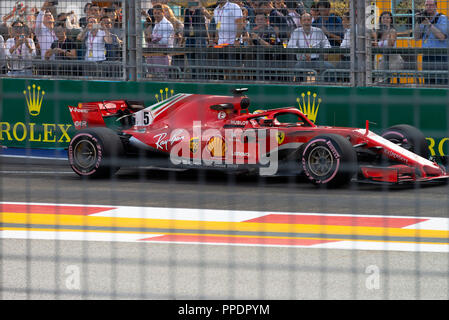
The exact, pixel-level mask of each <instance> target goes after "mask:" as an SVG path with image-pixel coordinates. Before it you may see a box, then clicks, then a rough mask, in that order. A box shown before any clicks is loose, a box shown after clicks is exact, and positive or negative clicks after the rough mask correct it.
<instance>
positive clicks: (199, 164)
mask: <svg viewBox="0 0 449 320" xmlns="http://www.w3.org/2000/svg"><path fill="white" fill-rule="evenodd" d="M245 91H246V89H236V90H234V95H233V96H216V95H199V94H176V95H174V96H172V97H170V98H168V99H165V100H164V101H161V102H158V103H156V104H154V105H152V106H149V107H145V106H144V104H143V103H141V102H136V101H127V100H117V101H101V102H91V103H80V104H79V105H78V107H71V106H70V107H69V108H70V113H71V115H72V118H73V122H74V124H75V127H76V129H77V130H78V131H77V133H76V134H75V135H74V137H73V139H72V140H71V142H70V145H69V148H68V155H69V162H70V166H71V167H72V169H73V170H74V171H75V172H76V173H77V174H78V175H80V176H88V177H102V176H109V175H111V174H114V173H115V172H116V171H117V170H118V169H119V168H120V167H121V166H150V165H151V166H153V167H154V166H157V167H161V166H163V167H175V168H206V169H210V168H218V169H222V170H226V171H233V172H239V173H240V172H249V173H251V172H256V173H259V174H260V175H292V174H293V175H301V174H303V175H305V176H306V177H307V178H308V179H309V180H310V181H311V182H312V183H314V184H317V185H329V186H331V185H332V186H337V185H342V184H346V183H348V182H349V181H351V180H359V181H366V182H374V183H376V182H377V183H405V182H423V181H443V180H446V179H447V178H449V176H448V175H447V174H446V170H445V167H444V166H443V165H439V164H437V162H435V161H434V159H433V160H429V149H428V147H427V142H426V140H425V138H424V135H423V134H422V133H421V132H420V131H419V130H418V129H416V128H414V127H412V126H409V125H397V126H393V127H391V128H389V129H387V130H385V131H384V133H383V134H382V136H380V135H377V134H375V133H373V132H371V131H370V130H369V128H368V122H367V126H366V128H364V129H358V128H342V127H329V126H316V125H315V124H314V123H313V122H311V121H310V120H309V119H308V118H307V116H306V115H305V114H303V113H302V112H300V111H299V110H298V109H296V108H280V109H272V110H264V111H259V112H254V113H250V112H249V111H248V108H249V106H250V100H249V98H248V97H247V96H245ZM161 161H162V162H161Z"/></svg>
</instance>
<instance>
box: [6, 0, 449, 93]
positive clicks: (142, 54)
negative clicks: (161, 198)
mask: <svg viewBox="0 0 449 320" xmlns="http://www.w3.org/2000/svg"><path fill="white" fill-rule="evenodd" d="M94 3H96V4H97V3H98V4H99V7H97V6H96V5H95V6H93V8H92V9H89V8H87V7H86V8H85V5H86V1H81V0H71V1H64V2H61V3H59V4H58V5H57V6H50V7H48V8H43V4H44V2H43V1H22V2H20V1H19V2H14V1H2V3H1V4H0V7H1V8H0V18H1V19H2V20H3V21H2V22H3V24H2V26H1V30H0V34H1V35H2V36H3V39H4V49H3V48H2V47H1V44H0V73H1V76H3V77H34V78H36V77H37V78H48V79H98V80H123V81H126V80H131V81H183V82H217V83H222V82H228V83H289V84H293V85H337V86H359V87H363V86H397V87H445V86H447V73H448V62H447V50H448V43H449V42H448V41H447V36H448V34H449V32H448V30H447V29H448V26H447V23H446V22H447V18H446V16H447V9H448V1H446V0H444V1H437V2H436V5H435V6H434V7H432V6H430V7H428V8H427V7H426V5H425V2H424V1H423V0H403V1H387V0H380V1H367V0H357V1H347V0H341V1H338V0H337V1H321V2H319V1H318V2H314V1H284V2H282V1H275V2H272V3H271V2H269V1H250V2H240V1H237V2H236V3H225V4H224V5H223V6H221V5H218V4H217V3H216V2H205V1H171V2H170V1H169V2H168V3H166V1H165V0H164V1H162V3H160V4H159V3H156V2H155V1H153V3H152V2H150V1H144V0H140V1H125V0H122V1H100V2H95V1H94ZM156 4H157V5H158V7H157V10H154V9H153V5H156ZM328 7H330V8H328ZM47 11H48V13H46V12H47ZM155 12H156V14H155ZM159 12H160V13H159ZM356 12H358V13H363V14H357V15H356V14H355V13H356ZM50 13H51V14H50ZM49 15H51V16H52V17H53V20H54V24H52V23H51V21H50V22H48V21H46V19H48V20H52V18H51V17H49ZM89 17H91V18H92V19H90V23H89V21H88V18H89ZM44 20H45V21H44ZM53 26H54V27H53ZM47 27H48V28H47ZM58 36H59V40H58ZM21 38H24V39H27V40H26V41H25V40H23V39H22V40H21ZM19 41H21V42H20V43H21V44H20V45H19ZM0 42H1V38H0ZM27 43H28V44H27Z"/></svg>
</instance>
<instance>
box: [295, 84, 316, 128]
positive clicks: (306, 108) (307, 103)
mask: <svg viewBox="0 0 449 320" xmlns="http://www.w3.org/2000/svg"><path fill="white" fill-rule="evenodd" d="M310 95H311V93H310V91H308V92H307V98H306V94H305V93H304V92H303V93H301V98H302V99H300V98H296V102H298V106H299V110H300V111H301V112H302V113H304V114H305V115H306V116H307V118H309V120H310V121H312V122H313V123H315V121H316V117H317V115H318V109H319V108H320V103H321V98H318V99H317V98H316V97H317V95H316V93H314V94H313V95H312V99H311V98H310ZM311 100H312V101H311Z"/></svg>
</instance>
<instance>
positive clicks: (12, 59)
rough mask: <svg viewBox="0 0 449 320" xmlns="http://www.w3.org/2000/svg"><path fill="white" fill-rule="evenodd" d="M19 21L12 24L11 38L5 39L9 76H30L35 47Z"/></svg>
mask: <svg viewBox="0 0 449 320" xmlns="http://www.w3.org/2000/svg"><path fill="white" fill-rule="evenodd" d="M26 31H27V30H26V29H25V27H24V25H23V23H22V22H20V21H16V22H14V23H13V24H12V31H11V38H9V39H8V40H7V41H6V46H5V47H6V48H5V50H6V57H7V58H8V60H9V61H8V64H9V69H10V71H9V72H8V75H11V76H31V75H32V74H33V73H32V67H33V63H32V59H33V58H34V57H35V56H36V47H35V45H34V41H33V39H31V38H30V37H29V35H28V34H27V32H26Z"/></svg>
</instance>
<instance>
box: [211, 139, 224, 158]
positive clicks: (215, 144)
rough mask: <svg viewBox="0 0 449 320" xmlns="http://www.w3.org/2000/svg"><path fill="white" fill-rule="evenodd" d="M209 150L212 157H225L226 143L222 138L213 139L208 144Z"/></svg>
mask: <svg viewBox="0 0 449 320" xmlns="http://www.w3.org/2000/svg"><path fill="white" fill-rule="evenodd" d="M207 150H209V152H210V154H211V155H212V157H224V156H225V154H226V150H227V147H226V142H225V141H224V139H223V138H222V137H212V138H211V139H210V140H209V142H208V143H207Z"/></svg>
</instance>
